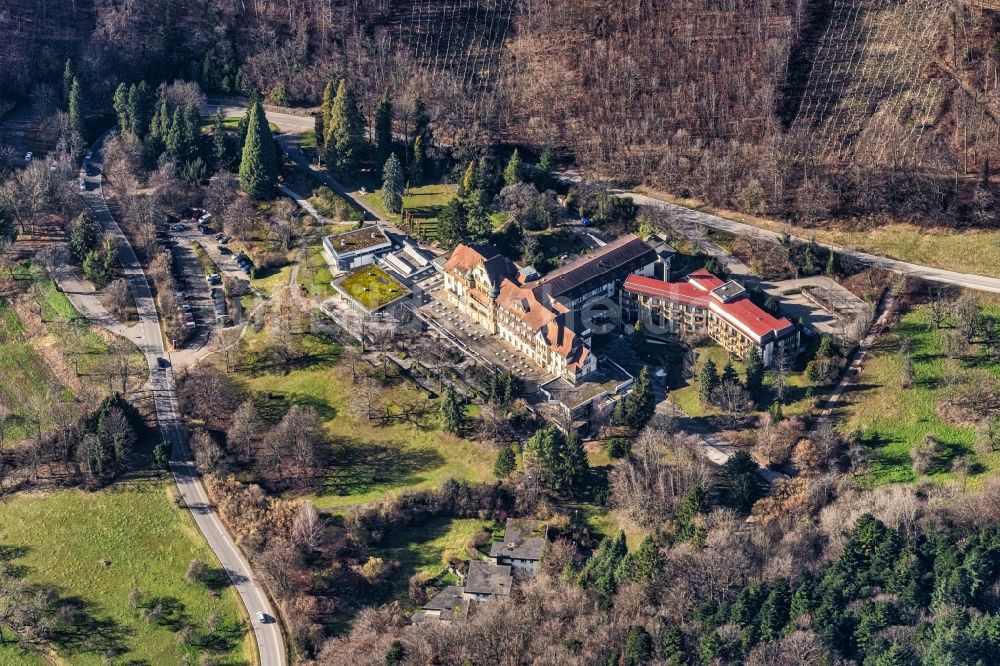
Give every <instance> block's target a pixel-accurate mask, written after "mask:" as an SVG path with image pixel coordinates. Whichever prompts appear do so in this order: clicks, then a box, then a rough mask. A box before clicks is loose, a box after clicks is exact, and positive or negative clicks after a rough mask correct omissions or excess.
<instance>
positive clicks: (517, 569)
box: [490, 518, 548, 576]
mask: <svg viewBox="0 0 1000 666" xmlns="http://www.w3.org/2000/svg"><path fill="white" fill-rule="evenodd" d="M547 544H548V539H547V535H546V527H545V523H543V522H541V521H538V520H527V519H523V518H508V519H507V525H506V530H505V531H504V535H503V541H502V542H494V543H493V544H492V545H491V546H490V558H491V559H492V560H493V561H494V562H495V563H496V564H506V565H509V566H510V567H511V568H512V570H513V571H514V573H515V574H519V575H529V576H533V575H535V574H536V573H537V572H538V565H539V564H540V563H541V561H542V555H543V554H544V553H545V547H546V545H547Z"/></svg>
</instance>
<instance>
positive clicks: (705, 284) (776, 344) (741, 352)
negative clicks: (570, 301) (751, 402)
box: [621, 270, 799, 366]
mask: <svg viewBox="0 0 1000 666" xmlns="http://www.w3.org/2000/svg"><path fill="white" fill-rule="evenodd" d="M621 307H622V313H623V321H624V322H627V323H628V322H635V321H637V320H639V321H642V322H643V325H644V326H645V327H646V328H647V330H648V331H649V332H651V333H654V334H656V333H661V332H662V333H668V334H673V335H683V334H688V333H694V334H707V335H709V336H710V337H711V338H712V339H713V340H715V341H716V342H718V343H719V344H720V345H722V346H723V347H725V348H726V349H727V350H728V351H729V352H730V353H733V354H735V355H737V356H739V357H741V358H748V357H749V355H750V354H751V353H757V354H760V357H761V359H762V361H763V363H764V365H765V366H770V365H771V363H772V362H773V361H774V359H775V358H776V357H777V356H778V355H794V354H796V353H798V349H799V331H798V329H797V328H796V327H795V325H794V324H792V322H790V321H788V320H787V319H784V318H780V319H779V318H777V317H774V316H773V315H771V314H770V313H768V312H767V311H765V310H764V309H762V308H760V307H759V306H757V305H756V304H755V303H753V302H752V301H751V300H750V298H748V297H747V295H746V290H745V289H744V288H743V286H742V285H740V284H739V283H737V282H734V281H729V282H725V281H723V280H721V279H719V278H718V277H716V276H715V275H713V274H711V273H709V272H708V271H706V270H699V271H695V272H694V273H691V274H689V275H688V276H687V278H685V280H683V281H680V282H664V281H662V280H656V279H652V278H649V277H644V276H641V275H631V276H629V277H628V279H626V280H625V284H624V285H623V288H622V292H621Z"/></svg>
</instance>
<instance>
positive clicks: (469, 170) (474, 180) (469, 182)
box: [458, 160, 479, 197]
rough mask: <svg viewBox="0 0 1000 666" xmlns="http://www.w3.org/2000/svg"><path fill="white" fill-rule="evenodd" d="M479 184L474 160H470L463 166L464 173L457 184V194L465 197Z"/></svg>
mask: <svg viewBox="0 0 1000 666" xmlns="http://www.w3.org/2000/svg"><path fill="white" fill-rule="evenodd" d="M478 186H479V177H478V175H477V174H476V161H475V160H471V161H470V162H469V164H468V166H466V167H465V174H464V175H463V176H462V182H461V183H460V184H459V188H458V196H459V197H466V196H468V195H469V193H471V192H472V191H473V190H475V189H476V188H477V187H478Z"/></svg>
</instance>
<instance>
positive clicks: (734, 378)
mask: <svg viewBox="0 0 1000 666" xmlns="http://www.w3.org/2000/svg"><path fill="white" fill-rule="evenodd" d="M719 382H720V383H725V382H731V383H733V384H736V385H737V386H739V385H740V375H739V373H737V372H736V368H735V367H733V363H732V361H726V365H725V367H723V368H722V377H721V378H720V379H719Z"/></svg>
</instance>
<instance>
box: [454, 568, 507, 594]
mask: <svg viewBox="0 0 1000 666" xmlns="http://www.w3.org/2000/svg"><path fill="white" fill-rule="evenodd" d="M513 583H514V579H513V577H512V576H511V575H510V566H509V565H506V564H489V563H488V562H483V561H482V560H473V561H472V562H469V574H468V576H466V577H465V591H466V592H467V593H468V594H490V595H495V596H496V595H498V596H508V595H509V594H510V588H511V585H513Z"/></svg>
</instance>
